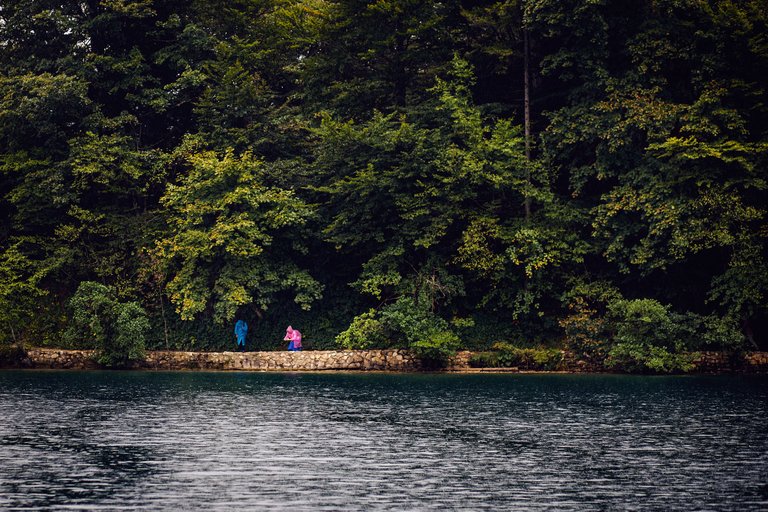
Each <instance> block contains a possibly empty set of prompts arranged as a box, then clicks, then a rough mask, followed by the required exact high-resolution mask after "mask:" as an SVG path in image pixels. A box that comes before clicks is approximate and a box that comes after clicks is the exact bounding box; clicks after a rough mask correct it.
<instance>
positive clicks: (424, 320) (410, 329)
mask: <svg viewBox="0 0 768 512" xmlns="http://www.w3.org/2000/svg"><path fill="white" fill-rule="evenodd" d="M336 342H337V343H338V344H340V345H341V346H342V347H344V348H347V349H364V348H382V347H387V346H394V347H400V348H408V349H411V350H413V351H414V352H415V353H416V354H417V355H418V356H419V357H420V358H421V359H422V360H424V361H425V362H427V363H429V364H438V365H441V364H445V363H446V362H447V361H448V359H449V358H450V357H451V356H453V355H455V353H456V350H457V349H458V348H459V346H460V343H461V340H460V338H459V336H458V335H457V334H456V333H455V332H454V331H453V330H452V329H451V326H450V324H449V323H448V322H446V321H445V320H444V319H442V318H440V317H439V316H437V315H435V314H434V313H433V312H432V311H431V310H430V308H429V305H428V304H425V303H424V302H423V301H422V302H418V301H417V300H415V299H414V298H412V297H408V296H403V297H400V298H398V299H397V300H396V301H395V302H393V303H392V304H388V305H386V306H384V307H383V308H381V310H379V311H376V310H373V309H371V310H369V311H367V312H365V313H363V314H361V315H359V316H357V317H355V318H354V319H353V320H352V323H351V324H350V326H349V328H347V330H345V331H344V332H342V333H341V334H339V335H338V336H337V337H336Z"/></svg>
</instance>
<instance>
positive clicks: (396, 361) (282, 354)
mask: <svg viewBox="0 0 768 512" xmlns="http://www.w3.org/2000/svg"><path fill="white" fill-rule="evenodd" d="M93 353H94V352H93V351H92V350H60V349H49V348H30V349H27V350H26V357H25V358H23V359H20V360H19V361H17V362H16V364H7V363H6V364H5V366H11V367H28V368H54V369H94V368H98V365H97V364H96V363H95V362H94V360H93ZM470 356H471V352H467V351H463V352H459V353H458V354H457V355H456V357H455V358H454V359H453V361H452V362H451V364H450V365H449V366H448V368H446V369H447V370H448V371H467V370H469V369H470V366H469V358H470ZM563 361H564V363H565V364H564V367H563V368H562V370H563V371H570V372H595V371H601V368H599V367H596V366H594V365H587V364H585V363H584V362H583V361H575V360H573V358H571V357H568V354H565V357H564V359H563ZM695 364H696V371H697V372H700V373H721V372H733V371H736V372H746V373H768V352H750V353H747V354H745V355H744V356H733V355H730V354H727V353H722V352H701V353H700V356H699V358H698V359H697V360H696V361H695ZM0 366H2V365H0ZM134 368H136V369H148V370H239V371H321V370H359V371H366V370H378V371H396V372H410V371H419V370H425V369H429V368H425V367H424V366H423V365H422V364H421V361H419V360H418V359H417V358H416V357H414V356H413V355H412V354H411V353H410V352H408V351H406V350H310V351H304V352H287V351H275V352H246V353H241V352H172V351H150V352H147V357H146V360H145V361H141V362H138V363H136V364H135V365H134Z"/></svg>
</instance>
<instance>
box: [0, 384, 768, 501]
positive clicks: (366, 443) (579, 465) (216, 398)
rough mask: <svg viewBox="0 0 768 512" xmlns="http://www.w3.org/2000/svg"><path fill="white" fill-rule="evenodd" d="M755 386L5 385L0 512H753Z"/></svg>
mask: <svg viewBox="0 0 768 512" xmlns="http://www.w3.org/2000/svg"><path fill="white" fill-rule="evenodd" d="M766 482H768V379H766V378H764V377H750V378H747V377H621V376H565V375H549V376H520V375H382V374H375V375H369V374H328V375H325V374H324V375H319V374H263V373H121V372H113V373H109V372H82V373H78V372H20V371H6V372H0V508H2V509H13V508H46V509H51V508H54V509H55V508H65V507H67V508H75V509H87V508H93V509H104V508H110V507H112V508H117V509H121V510H123V509H131V508H135V509H141V510H146V509H165V510H167V509H181V508H184V509H211V508H213V509H232V508H242V509H290V510H310V509H311V510H338V509H347V510H361V509H366V510H375V509H392V510H404V509H408V510H415V509H418V510H443V509H465V510H510V509H515V510H526V509H528V510H556V509H562V510H574V509H580V510H615V509H623V510H649V509H654V510H671V509H677V510H694V509H717V510H766V509H768V485H766Z"/></svg>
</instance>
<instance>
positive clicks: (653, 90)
mask: <svg viewBox="0 0 768 512" xmlns="http://www.w3.org/2000/svg"><path fill="white" fill-rule="evenodd" d="M767 13H768V9H766V6H765V2H764V0H745V1H742V2H733V1H730V0H712V1H710V2H693V1H689V0H683V1H671V0H663V1H658V2H656V1H655V2H635V1H629V0H615V1H612V2H558V1H555V0H538V1H536V2H519V1H516V0H500V1H492V2H480V3H478V2H474V3H473V2H469V3H468V2H458V1H456V0H448V1H443V2H414V1H412V0H387V1H377V2H359V1H357V0H285V1H284V0H253V1H247V2H234V3H233V2H226V1H223V0H206V1H192V0H177V1H173V2H159V1H145V0H135V1H133V0H132V1H127V0H126V1H102V2H97V1H93V2H79V3H78V2H69V3H66V2H59V3H56V2H50V1H47V0H7V1H5V2H4V3H3V6H2V9H0V46H1V47H2V48H3V51H2V52H0V194H1V195H0V211H1V212H2V215H0V310H2V313H0V324H2V326H3V327H2V328H0V340H5V341H8V340H13V339H16V340H18V341H21V342H24V343H39V344H57V343H59V344H60V343H61V341H60V339H61V333H60V332H59V331H60V330H62V329H63V328H65V327H66V324H67V323H68V320H67V317H66V315H64V314H63V311H64V310H65V308H66V305H67V304H68V301H69V300H70V299H71V298H72V297H73V295H74V294H75V292H76V290H77V289H78V286H79V285H80V283H81V282H86V281H98V282H102V283H104V284H105V285H108V286H109V287H110V288H111V289H112V290H113V293H114V297H115V300H119V301H123V302H125V301H129V300H133V299H139V300H140V301H141V306H142V307H143V308H144V309H145V310H146V311H147V314H148V316H149V317H150V321H151V323H152V325H153V332H152V333H151V335H150V336H151V337H150V339H149V340H148V344H149V346H152V347H164V348H184V349H204V350H221V349H222V348H226V347H228V346H230V345H229V343H230V342H231V333H230V332H229V331H230V330H231V328H228V327H227V322H228V321H229V320H231V319H233V318H234V317H235V316H238V317H244V318H247V319H248V321H249V323H250V325H251V326H252V327H254V331H253V332H254V336H256V338H254V340H255V341H256V343H255V345H256V344H258V346H259V347H264V348H277V347H280V346H281V344H282V342H281V341H280V338H281V337H282V336H281V331H283V330H284V329H285V326H286V325H288V324H292V325H299V324H301V328H302V332H304V333H305V334H306V336H307V340H311V341H308V343H312V344H314V347H316V348H319V347H332V346H336V345H337V343H336V342H335V341H334V339H335V338H336V335H337V334H338V333H339V332H341V331H344V329H345V328H346V327H347V326H349V325H350V322H351V321H352V319H353V317H354V315H355V313H356V312H361V311H368V310H369V308H371V307H375V306H377V307H378V309H377V310H376V312H375V313H370V312H368V313H364V314H363V315H362V316H361V317H359V318H358V319H357V320H355V321H354V325H353V327H354V328H352V329H348V330H346V331H344V333H342V334H341V335H339V340H340V341H339V342H338V343H341V344H342V345H343V346H350V347H363V346H369V345H370V346H380V345H381V346H384V345H386V346H389V345H392V346H412V347H413V348H414V349H417V350H422V351H423V352H424V354H426V355H428V354H433V355H434V354H437V355H439V356H440V357H442V355H441V354H444V353H446V354H447V353H450V352H451V351H452V350H453V349H454V347H456V346H462V347H468V348H474V349H481V350H484V349H487V348H489V346H490V344H491V343H492V342H494V341H497V340H500V339H508V340H509V339H514V340H526V341H525V342H523V343H525V345H526V346H527V347H528V348H533V347H535V346H538V345H542V346H548V347H549V346H554V345H557V344H558V343H560V342H561V341H562V344H563V346H564V348H566V349H568V350H569V351H571V352H573V353H575V354H576V355H577V357H580V358H583V359H585V360H587V361H588V362H590V363H593V364H600V363H602V362H603V361H605V360H606V359H607V358H609V354H613V355H611V357H610V358H611V360H612V361H619V360H621V361H626V365H630V364H635V363H632V361H635V359H633V358H634V357H635V356H636V358H637V360H638V361H662V362H653V363H652V365H653V366H654V371H656V369H659V370H658V371H671V370H672V369H675V368H677V369H679V368H682V367H683V366H684V364H683V363H679V364H678V363H676V362H675V361H673V360H669V361H667V360H666V359H665V358H667V356H666V355H665V354H669V357H670V358H672V359H674V357H677V354H681V353H682V352H683V351H687V350H699V349H713V348H715V349H725V350H741V349H743V348H745V347H747V346H751V347H752V348H755V347H757V348H761V347H762V348H765V344H766V342H767V341H766V340H768V334H767V333H768V331H766V325H768V323H766V322H767V321H768V306H767V305H766V296H768V277H766V276H768V266H767V264H766V255H767V254H768V252H767V251H768V249H767V247H768V245H767V244H766V240H768V230H767V229H766V218H768V210H767V209H766V204H768V203H767V202H766V201H765V192H766V187H768V174H767V171H766V170H767V169H768V165H767V164H768V158H767V157H766V155H768V105H767V104H766V102H765V101H764V98H765V92H766V91H768V44H766V38H765V34H766V33H768V14H767ZM526 42H527V43H528V44H527V45H526V44H525V43H526ZM526 48H527V53H526ZM526 66H527V67H526ZM524 68H525V70H526V71H527V75H528V76H529V77H530V80H529V82H528V85H529V86H530V87H529V93H530V94H529V96H530V102H529V103H528V105H527V109H526V107H525V104H524V102H523V92H524V90H525V84H524V83H523V76H524V73H523V71H524ZM526 113H527V115H526ZM526 119H527V120H528V121H529V128H530V130H529V134H526V130H525V129H524V128H523V126H524V124H525V121H526ZM350 284H351V285H352V288H351V289H350V287H349V285H350ZM321 292H322V296H321ZM624 298H626V299H636V298H644V299H647V300H651V301H655V303H651V302H638V303H633V301H629V302H627V303H625V304H623V305H620V304H621V301H622V300H624ZM406 299H407V300H408V301H410V303H407V304H406V303H405V302H402V301H405V300H406ZM630 303H632V304H630ZM310 305H312V310H311V311H309V310H308V309H307V308H309V307H310ZM662 305H663V306H662ZM662 310H663V311H662ZM134 313H136V312H133V313H126V315H128V316H127V317H126V318H128V317H131V315H133V314H134ZM646 316H647V317H648V318H651V319H652V322H656V321H659V322H661V324H660V325H661V330H657V331H656V332H653V331H652V330H650V329H644V326H645V325H646V324H645V323H643V321H641V319H642V318H645V317H646ZM456 318H471V319H474V320H475V326H468V325H463V326H462V325H458V324H456V323H451V322H448V321H447V320H448V319H456ZM115 322H117V316H116V317H115ZM125 322H126V325H127V327H126V332H128V331H130V330H131V329H132V327H130V326H129V325H128V324H130V322H129V321H128V320H127V319H126V320H125ZM459 323H460V322H459ZM420 329H421V331H420ZM417 332H419V334H415V333H417ZM455 336H458V337H459V338H460V340H461V341H458V339H457V338H456V337H455ZM121 343H122V342H121ZM747 344H749V345H747ZM520 348H523V347H522V345H521V347H520ZM662 350H663V351H666V352H663V353H662V352H661V351H662ZM489 357H490V356H489ZM505 357H506V356H505ZM670 361H671V362H670ZM532 364H533V363H532ZM622 364H625V363H622ZM636 367H637V368H641V367H642V368H644V369H649V370H650V368H648V367H647V366H645V365H644V364H640V363H638V364H637V365H636Z"/></svg>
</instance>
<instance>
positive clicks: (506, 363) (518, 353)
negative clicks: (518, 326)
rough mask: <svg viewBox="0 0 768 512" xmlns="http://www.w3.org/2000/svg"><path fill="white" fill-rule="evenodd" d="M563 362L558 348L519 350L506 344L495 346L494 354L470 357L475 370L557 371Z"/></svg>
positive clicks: (561, 353) (487, 353) (478, 354)
mask: <svg viewBox="0 0 768 512" xmlns="http://www.w3.org/2000/svg"><path fill="white" fill-rule="evenodd" d="M562 361H563V352H562V351H561V350H559V349H556V348H519V347H516V346H514V345H511V344H509V343H505V342H498V343H494V344H493V352H478V353H476V354H473V355H472V357H470V360H469V364H470V366H473V367H475V368H494V367H498V368H510V367H515V366H517V367H519V368H521V369H524V370H540V371H551V370H557V369H558V368H559V367H560V364H561V363H562Z"/></svg>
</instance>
